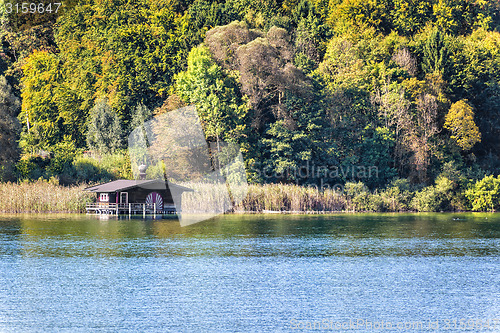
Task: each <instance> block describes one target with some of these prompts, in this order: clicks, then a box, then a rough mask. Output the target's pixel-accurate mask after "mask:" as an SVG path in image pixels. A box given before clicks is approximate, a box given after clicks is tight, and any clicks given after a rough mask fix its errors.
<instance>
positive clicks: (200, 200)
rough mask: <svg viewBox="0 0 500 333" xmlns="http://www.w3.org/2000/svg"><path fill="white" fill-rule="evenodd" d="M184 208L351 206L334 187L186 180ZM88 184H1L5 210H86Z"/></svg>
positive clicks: (203, 210)
mask: <svg viewBox="0 0 500 333" xmlns="http://www.w3.org/2000/svg"><path fill="white" fill-rule="evenodd" d="M182 185H183V186H187V187H189V188H191V189H193V190H194V192H185V193H184V194H183V197H182V206H183V209H185V208H187V210H188V211H190V212H194V213H213V212H217V213H222V212H227V211H234V212H249V213H259V212H295V213H300V212H304V213H308V212H338V211H344V210H346V209H348V207H347V201H346V198H345V196H344V195H342V194H339V193H337V192H335V191H333V190H328V189H327V190H324V191H319V190H318V189H316V188H314V187H304V186H298V185H285V184H266V185H260V184H254V185H249V186H248V187H238V188H234V187H233V188H231V191H230V193H231V195H230V196H228V187H227V186H226V185H225V184H218V185H213V184H210V185H209V184H205V183H185V184H182ZM85 187H86V186H85V185H80V186H71V187H67V186H61V185H58V184H55V183H51V182H47V181H42V180H39V181H35V182H23V183H0V212H1V213H83V212H85V204H86V203H91V202H94V200H95V194H93V193H88V192H85V191H83V189H84V188H85Z"/></svg>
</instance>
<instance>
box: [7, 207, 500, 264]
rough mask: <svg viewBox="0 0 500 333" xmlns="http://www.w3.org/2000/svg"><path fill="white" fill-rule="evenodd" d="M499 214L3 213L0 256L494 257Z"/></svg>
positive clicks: (499, 235)
mask: <svg viewBox="0 0 500 333" xmlns="http://www.w3.org/2000/svg"><path fill="white" fill-rule="evenodd" d="M499 239H500V217H499V216H498V215H496V214H356V215H348V214H339V215H328V216H322V215H310V216H309V215H301V216H297V215H225V216H221V217H218V218H215V219H212V220H208V221H205V222H203V223H199V224H196V225H192V226H189V227H180V225H179V223H178V221H176V220H159V219H158V220H153V219H149V220H148V219H146V220H143V219H127V218H122V219H116V218H110V219H108V220H100V219H96V218H93V217H88V216H82V215H66V216H65V215H56V216H55V215H51V216H23V217H20V216H15V217H14V216H2V217H0V255H3V256H27V257H44V256H47V257H58V256H61V257H71V256H83V257H149V256H153V257H158V256H160V257H161V256H242V257H244V256H292V257H302V256H306V257H307V256H440V255H444V256H496V255H498V254H499V252H500V246H499V245H500V240H499Z"/></svg>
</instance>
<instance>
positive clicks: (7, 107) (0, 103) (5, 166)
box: [0, 76, 21, 180]
mask: <svg viewBox="0 0 500 333" xmlns="http://www.w3.org/2000/svg"><path fill="white" fill-rule="evenodd" d="M20 106H21V103H20V102H19V99H18V98H17V97H16V96H14V94H13V93H12V88H11V86H10V85H9V84H8V83H7V80H6V79H5V77H4V76H0V180H6V179H7V178H8V176H9V175H8V173H9V171H11V170H9V168H10V166H12V164H13V163H14V162H15V161H16V160H17V158H18V156H19V150H18V145H17V140H18V137H19V129H20V126H19V122H18V120H17V118H16V117H17V114H18V113H19V111H20Z"/></svg>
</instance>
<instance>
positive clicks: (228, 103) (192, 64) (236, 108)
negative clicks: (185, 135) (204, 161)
mask: <svg viewBox="0 0 500 333" xmlns="http://www.w3.org/2000/svg"><path fill="white" fill-rule="evenodd" d="M175 87H176V91H177V94H178V95H179V96H180V97H181V98H182V99H183V100H184V101H185V102H186V103H187V104H195V105H196V107H197V111H198V114H199V116H200V119H201V121H202V126H203V129H204V131H205V135H206V136H207V138H208V139H211V140H214V141H216V142H217V143H218V144H219V142H220V141H221V140H227V141H233V142H235V141H238V139H240V138H241V137H242V136H243V135H244V133H245V122H246V119H245V118H246V115H247V112H248V107H247V102H246V99H245V98H243V96H242V95H241V93H240V92H239V88H238V85H237V82H236V80H235V78H234V77H231V76H227V75H225V74H224V72H223V70H222V68H221V67H220V66H218V65H217V64H216V63H215V62H214V60H213V59H212V56H211V54H210V51H209V50H208V48H206V47H205V46H203V45H202V46H198V47H196V48H193V49H192V50H191V52H190V53H189V57H188V68H187V70H186V71H185V72H181V73H179V74H178V75H177V76H176V84H175Z"/></svg>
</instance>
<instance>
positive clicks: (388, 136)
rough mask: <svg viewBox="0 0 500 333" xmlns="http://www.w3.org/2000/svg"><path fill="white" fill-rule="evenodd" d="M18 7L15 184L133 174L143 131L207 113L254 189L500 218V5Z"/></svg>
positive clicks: (79, 2)
mask: <svg viewBox="0 0 500 333" xmlns="http://www.w3.org/2000/svg"><path fill="white" fill-rule="evenodd" d="M41 2H43V4H44V5H45V6H48V5H49V4H50V3H51V2H50V1H47V0H43V1H41ZM15 3H16V1H11V0H0V181H1V182H3V183H8V182H9V183H15V182H30V181H38V182H40V181H41V180H43V179H45V180H47V181H52V182H53V181H57V183H60V184H61V185H74V184H81V183H89V182H98V181H105V180H111V179H118V178H130V177H132V174H131V166H130V159H129V158H128V155H127V154H128V152H127V149H126V148H127V137H128V136H129V134H130V133H131V131H132V130H133V129H134V128H136V127H137V126H140V125H141V124H143V123H144V122H145V121H147V120H149V119H151V118H152V117H154V116H156V115H160V114H163V113H166V112H170V111H172V110H175V109H177V108H179V107H182V106H188V105H195V106H196V108H197V111H198V113H199V116H200V119H201V122H202V126H203V129H204V132H205V135H206V136H207V138H208V140H209V141H213V142H215V141H217V142H218V141H219V140H222V141H226V142H232V143H236V144H238V145H239V146H240V147H241V151H242V154H243V156H244V160H245V164H246V165H245V167H246V170H247V178H248V182H249V183H250V184H252V186H257V185H258V184H263V186H264V185H265V184H276V185H279V184H282V185H283V186H284V188H291V187H290V186H291V185H295V186H300V187H311V186H316V188H318V190H319V191H321V190H322V189H325V188H328V189H333V188H334V187H335V186H339V187H341V188H343V189H344V192H345V194H344V195H345V196H346V200H348V201H349V202H350V203H351V206H352V205H354V206H356V207H357V208H356V210H372V211H387V210H390V211H405V210H416V211H441V210H474V211H484V210H488V211H493V210H499V209H500V176H499V174H500V140H499V139H498V138H500V3H499V2H497V1H489V0H421V1H413V0H284V1H282V0H225V1H224V0H219V1H208V0H194V1H191V0H186V1H183V0H154V1H153V0H133V1H127V0H68V1H62V6H61V8H60V9H59V11H58V12H57V13H55V12H54V10H53V9H51V10H50V12H49V11H48V10H47V11H44V12H43V13H39V12H34V13H32V12H29V11H28V12H27V13H23V12H16V10H15V8H16V7H15V6H14V5H15ZM46 8H49V7H46ZM50 8H52V7H50ZM373 170H376V172H369V171H373ZM273 186H274V185H273Z"/></svg>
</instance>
